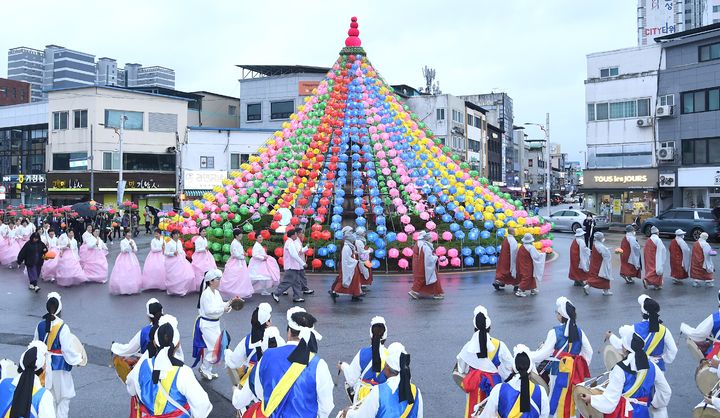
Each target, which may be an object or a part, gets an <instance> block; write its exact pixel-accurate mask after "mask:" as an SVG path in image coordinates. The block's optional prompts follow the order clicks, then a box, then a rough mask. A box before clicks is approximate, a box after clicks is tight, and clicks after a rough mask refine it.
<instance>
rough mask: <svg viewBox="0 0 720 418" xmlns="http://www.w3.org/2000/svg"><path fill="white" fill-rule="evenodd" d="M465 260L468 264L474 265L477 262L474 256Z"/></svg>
mask: <svg viewBox="0 0 720 418" xmlns="http://www.w3.org/2000/svg"><path fill="white" fill-rule="evenodd" d="M463 262H464V263H465V265H466V266H472V265H473V264H475V259H474V258H472V257H465V259H464V260H463Z"/></svg>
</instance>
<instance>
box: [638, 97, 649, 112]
mask: <svg viewBox="0 0 720 418" xmlns="http://www.w3.org/2000/svg"><path fill="white" fill-rule="evenodd" d="M637 115H638V116H650V99H640V100H638V101H637Z"/></svg>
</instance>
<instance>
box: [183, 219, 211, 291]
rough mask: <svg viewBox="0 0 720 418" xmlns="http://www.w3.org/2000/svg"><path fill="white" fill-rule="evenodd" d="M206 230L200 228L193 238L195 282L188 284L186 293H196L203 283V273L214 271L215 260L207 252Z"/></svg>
mask: <svg viewBox="0 0 720 418" xmlns="http://www.w3.org/2000/svg"><path fill="white" fill-rule="evenodd" d="M206 236H207V228H205V227H203V228H200V235H198V236H197V237H196V238H195V242H194V243H195V252H194V253H193V255H192V266H193V271H194V272H195V280H194V281H193V282H192V283H191V284H190V288H189V289H188V292H197V291H198V289H200V285H201V284H202V282H203V277H204V276H205V273H206V272H208V271H210V270H215V269H216V268H217V264H215V258H213V255H212V253H211V252H210V251H209V250H208V241H207V238H205V237H206Z"/></svg>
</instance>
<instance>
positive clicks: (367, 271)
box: [355, 226, 373, 291]
mask: <svg viewBox="0 0 720 418" xmlns="http://www.w3.org/2000/svg"><path fill="white" fill-rule="evenodd" d="M355 249H356V250H357V254H358V261H359V263H358V268H359V269H360V274H362V283H361V286H360V287H361V288H362V289H363V291H367V288H368V286H370V285H372V283H373V275H372V267H369V266H368V265H367V264H366V263H369V262H370V254H372V249H371V248H368V246H367V238H366V237H365V228H364V227H362V226H359V227H357V228H356V230H355Z"/></svg>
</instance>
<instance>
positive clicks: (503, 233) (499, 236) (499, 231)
mask: <svg viewBox="0 0 720 418" xmlns="http://www.w3.org/2000/svg"><path fill="white" fill-rule="evenodd" d="M495 235H497V236H498V238H503V237H504V236H505V228H500V229H498V230H497V232H496V233H495Z"/></svg>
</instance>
